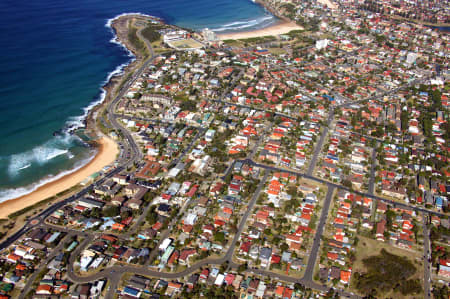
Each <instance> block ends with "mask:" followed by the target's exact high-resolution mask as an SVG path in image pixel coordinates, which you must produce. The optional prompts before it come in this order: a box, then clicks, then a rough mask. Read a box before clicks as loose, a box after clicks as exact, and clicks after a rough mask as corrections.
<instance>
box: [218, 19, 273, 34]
mask: <svg viewBox="0 0 450 299" xmlns="http://www.w3.org/2000/svg"><path fill="white" fill-rule="evenodd" d="M276 21H277V19H276V18H275V17H274V16H272V15H265V16H263V17H261V18H258V19H254V20H249V21H237V22H232V23H228V24H225V25H222V26H220V27H218V28H212V29H211V30H212V31H214V32H225V31H226V32H233V31H242V30H243V29H250V28H253V29H260V28H264V27H267V26H270V25H271V24H273V23H275V22H276Z"/></svg>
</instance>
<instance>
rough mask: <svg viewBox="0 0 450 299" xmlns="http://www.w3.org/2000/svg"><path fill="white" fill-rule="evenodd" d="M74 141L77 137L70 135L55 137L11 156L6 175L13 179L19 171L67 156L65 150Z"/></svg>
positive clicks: (67, 151)
mask: <svg viewBox="0 0 450 299" xmlns="http://www.w3.org/2000/svg"><path fill="white" fill-rule="evenodd" d="M76 139H77V137H75V136H71V135H62V136H57V137H54V138H52V139H50V140H49V141H47V142H46V143H44V144H42V145H40V146H37V147H35V148H33V149H31V150H29V151H26V152H23V153H18V154H13V155H11V156H10V157H9V162H8V175H10V176H11V177H14V176H16V175H18V174H19V173H20V171H21V170H24V169H27V168H29V167H30V166H31V165H33V164H35V165H45V164H46V163H48V162H49V161H50V160H52V159H54V158H56V157H58V156H61V155H67V156H69V155H70V154H71V153H70V152H69V150H68V149H67V148H69V147H70V146H71V144H73V143H74V142H75V141H76Z"/></svg>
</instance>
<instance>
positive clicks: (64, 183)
mask: <svg viewBox="0 0 450 299" xmlns="http://www.w3.org/2000/svg"><path fill="white" fill-rule="evenodd" d="M136 17H145V18H146V17H151V16H147V15H143V14H139V13H126V14H120V15H117V16H115V17H113V18H111V19H108V20H107V22H106V24H105V27H107V28H110V30H111V32H112V34H113V38H112V39H111V40H110V42H111V43H113V44H116V45H119V46H121V47H122V48H123V49H124V50H126V51H127V52H128V55H129V57H130V60H129V61H128V62H127V63H123V64H121V65H119V66H117V67H116V68H115V69H114V70H113V71H111V72H110V73H108V75H107V78H106V79H105V81H104V82H103V83H102V84H101V85H100V87H99V90H100V96H99V98H98V99H94V100H93V101H92V102H91V103H90V104H89V105H88V106H87V107H85V108H83V110H84V111H85V114H84V115H82V116H78V117H76V118H77V119H79V121H80V122H81V123H83V122H84V123H85V129H86V131H89V132H92V133H93V134H94V135H96V136H100V135H99V134H98V132H99V129H98V128H97V124H96V115H97V113H98V112H99V111H100V110H101V109H102V108H103V107H104V106H105V105H107V104H108V102H109V101H110V100H111V99H112V98H113V92H114V90H115V88H116V86H118V84H120V82H121V81H122V80H123V78H125V75H126V74H128V73H129V72H131V71H132V70H133V69H134V68H135V67H136V65H138V64H139V63H140V62H141V61H142V58H143V57H142V55H140V53H139V52H138V51H136V50H135V49H133V47H132V46H131V45H130V44H129V42H128V40H127V39H126V36H125V39H123V37H122V39H121V38H120V37H119V35H120V31H121V30H120V29H121V28H120V26H121V25H122V26H123V25H124V23H125V24H127V23H128V20H130V19H133V18H136ZM152 18H154V17H152ZM119 21H121V22H119ZM119 23H120V24H119ZM126 32H128V27H126ZM78 128H79V127H78ZM98 145H99V146H98V147H97V153H96V154H95V155H94V156H93V157H92V158H91V159H90V160H89V161H88V162H87V163H86V164H85V165H82V166H80V167H79V168H74V169H71V170H67V172H68V173H67V174H65V175H63V176H62V177H57V178H55V179H54V180H50V181H49V182H47V183H45V184H43V185H41V186H39V187H38V188H36V189H35V190H33V191H31V192H29V193H26V194H23V195H21V196H19V197H15V198H10V199H7V200H5V201H3V202H0V219H7V218H8V216H9V215H10V214H12V213H14V212H17V211H20V210H22V209H24V208H26V207H28V206H31V205H34V204H36V203H39V202H40V201H43V200H45V199H47V198H49V197H52V196H55V195H56V194H58V193H60V192H62V191H65V190H67V189H69V188H71V187H73V186H75V185H77V184H79V183H80V182H82V181H83V180H85V179H86V178H88V177H89V176H91V175H92V174H93V173H95V172H98V171H99V170H101V169H103V168H104V167H105V166H107V165H110V164H112V163H113V162H114V161H115V160H116V156H117V154H118V153H119V150H118V146H117V143H116V142H115V141H113V140H112V139H111V138H109V137H102V138H101V139H100V142H99V144H98ZM61 173H62V172H61ZM81 177H82V178H81ZM57 185H60V186H57ZM62 199H63V198H61V200H62Z"/></svg>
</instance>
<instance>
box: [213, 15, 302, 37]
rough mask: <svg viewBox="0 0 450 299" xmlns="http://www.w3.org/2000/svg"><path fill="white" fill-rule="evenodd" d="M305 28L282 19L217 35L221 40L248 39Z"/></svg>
mask: <svg viewBox="0 0 450 299" xmlns="http://www.w3.org/2000/svg"><path fill="white" fill-rule="evenodd" d="M303 29H304V28H303V27H302V26H300V25H297V24H296V23H295V22H292V21H290V22H287V21H285V20H282V19H280V20H279V22H277V23H276V24H274V25H271V26H269V27H265V28H261V29H255V30H250V31H240V32H231V33H222V34H217V37H218V38H219V39H220V40H227V39H246V38H254V37H263V36H268V35H280V34H286V33H288V32H290V31H292V30H303Z"/></svg>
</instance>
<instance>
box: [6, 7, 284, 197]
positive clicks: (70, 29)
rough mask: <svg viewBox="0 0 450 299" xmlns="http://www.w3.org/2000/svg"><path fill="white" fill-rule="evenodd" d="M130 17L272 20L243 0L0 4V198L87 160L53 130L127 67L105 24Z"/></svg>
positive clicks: (224, 24) (220, 27)
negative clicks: (138, 14) (137, 13)
mask: <svg viewBox="0 0 450 299" xmlns="http://www.w3.org/2000/svg"><path fill="white" fill-rule="evenodd" d="M135 12H139V13H143V14H148V15H154V16H158V17H161V18H163V19H164V20H165V21H166V22H168V23H171V24H175V25H179V26H183V27H188V28H192V29H195V30H201V29H203V28H205V27H208V28H211V29H213V30H216V31H217V32H232V31H243V30H244V31H245V30H251V29H257V28H263V27H266V26H269V25H271V24H273V23H274V22H276V19H275V18H274V17H273V16H272V15H270V14H269V13H268V12H267V11H265V9H264V8H262V7H261V6H259V5H256V4H254V3H253V2H252V1H250V0H216V1H207V0H191V1H186V0H153V1H143V0H130V1H123V0H112V1H99V0H89V1H86V0H80V1H56V0H41V1H23V0H18V1H16V0H15V1H11V0H4V1H0V28H1V30H0V53H1V55H0V201H4V200H7V199H10V198H15V197H18V196H20V195H23V194H26V193H28V192H30V191H32V190H33V189H35V188H37V187H38V186H39V185H42V184H43V183H45V182H47V181H51V180H54V179H55V178H56V177H58V176H61V175H63V174H65V173H68V172H70V171H73V170H74V169H76V168H77V167H80V166H82V165H84V164H85V163H86V162H87V161H88V160H89V159H90V158H91V157H92V152H91V151H90V149H89V148H87V147H85V146H84V145H83V143H82V142H80V140H78V139H77V138H76V137H74V136H71V135H69V134H62V135H61V136H53V132H55V131H58V130H61V129H63V130H64V129H67V128H69V127H77V126H80V125H82V120H83V118H84V116H85V115H86V114H87V112H88V110H89V109H90V107H92V105H93V104H94V103H97V102H99V101H101V100H102V97H103V94H102V91H101V89H100V87H101V86H102V85H103V84H104V83H105V82H106V81H107V80H108V78H109V77H110V76H111V74H113V73H120V71H121V69H122V68H123V66H124V65H126V64H127V63H129V62H130V60H131V59H132V57H130V55H129V53H127V51H125V50H124V49H123V48H122V47H121V46H120V45H117V44H114V43H112V42H111V40H112V38H113V34H112V31H111V29H110V28H108V27H107V26H106V24H107V23H108V20H110V19H112V18H114V17H115V16H117V15H119V14H123V13H135Z"/></svg>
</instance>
